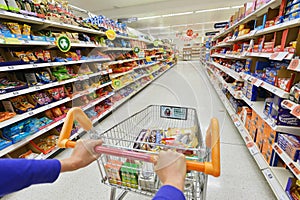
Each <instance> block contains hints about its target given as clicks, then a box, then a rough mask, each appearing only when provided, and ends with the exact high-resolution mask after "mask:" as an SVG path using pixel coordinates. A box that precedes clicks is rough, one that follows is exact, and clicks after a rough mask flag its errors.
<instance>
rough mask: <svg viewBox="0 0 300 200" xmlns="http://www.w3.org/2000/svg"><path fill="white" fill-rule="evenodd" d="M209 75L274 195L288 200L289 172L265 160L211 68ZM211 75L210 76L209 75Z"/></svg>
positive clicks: (207, 67)
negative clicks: (287, 182)
mask: <svg viewBox="0 0 300 200" xmlns="http://www.w3.org/2000/svg"><path fill="white" fill-rule="evenodd" d="M206 69H209V66H206V67H205V70H206ZM209 71H210V72H211V75H210V74H208V73H206V74H207V76H208V78H209V80H210V82H211V84H212V85H213V87H214V89H215V91H216V92H217V94H218V96H219V98H220V99H221V101H222V103H223V104H224V107H225V108H226V110H227V112H228V114H229V115H230V117H231V119H232V122H233V124H234V125H235V127H236V128H237V130H238V131H239V133H240V135H241V137H242V138H243V140H244V142H245V145H246V147H247V148H248V150H249V153H250V155H251V156H252V157H253V159H254V160H255V161H256V163H257V165H258V167H259V169H260V171H261V172H262V173H263V175H264V176H265V178H266V180H267V182H268V183H269V185H270V187H271V188H272V190H273V192H274V194H275V196H276V197H277V198H278V199H283V200H288V199H289V198H288V197H287V195H286V194H285V191H284V188H285V187H284V186H283V185H284V184H285V183H286V182H285V183H284V181H282V180H283V179H284V180H286V181H287V177H290V176H291V175H290V172H289V171H288V170H286V169H284V168H274V167H270V166H269V164H268V163H267V162H266V160H265V158H264V157H263V155H262V154H261V153H260V150H259V148H258V147H257V145H256V143H255V142H254V141H253V139H252V137H251V136H250V134H249V132H248V130H247V129H246V128H245V127H244V125H243V122H242V121H241V119H240V117H239V116H238V115H237V114H236V113H235V111H234V109H233V108H232V106H231V104H230V103H229V101H228V99H227V98H226V96H225V95H224V93H223V92H222V91H221V89H220V88H219V87H218V86H217V80H219V78H218V75H216V74H215V73H213V72H212V71H211V70H209ZM211 76H212V77H211Z"/></svg>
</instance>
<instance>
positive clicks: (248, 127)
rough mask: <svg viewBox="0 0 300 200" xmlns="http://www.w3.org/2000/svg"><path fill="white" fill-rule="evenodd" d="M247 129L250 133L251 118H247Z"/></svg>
mask: <svg viewBox="0 0 300 200" xmlns="http://www.w3.org/2000/svg"><path fill="white" fill-rule="evenodd" d="M245 127H246V129H247V130H248V132H250V127H251V116H247V117H246V122H245Z"/></svg>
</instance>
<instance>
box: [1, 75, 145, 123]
mask: <svg viewBox="0 0 300 200" xmlns="http://www.w3.org/2000/svg"><path fill="white" fill-rule="evenodd" d="M105 72H111V70H109V71H105ZM145 76H148V74H146V75H144V76H141V77H139V78H137V79H136V80H134V81H133V82H136V81H137V80H139V79H141V78H143V77H145ZM83 77H84V78H79V77H78V78H76V79H73V80H74V81H77V80H85V79H89V78H90V76H89V75H84V76H83ZM73 80H72V81H73ZM133 82H130V83H128V84H126V85H124V86H122V87H121V88H118V89H115V90H114V91H118V90H120V89H122V88H124V87H126V86H128V85H130V84H132V83H133ZM63 83H65V82H63ZM110 84H111V82H109V83H105V84H103V85H100V86H97V87H92V88H89V89H87V90H85V91H82V92H79V93H78V94H76V95H74V96H73V97H72V98H69V97H67V98H65V99H62V100H60V101H57V102H54V103H51V104H48V105H46V106H42V107H40V108H38V109H35V110H32V111H30V112H26V113H24V114H21V115H16V116H15V117H13V118H11V119H8V120H6V121H3V122H0V128H3V127H6V126H8V125H11V124H13V123H16V122H18V121H21V120H23V119H26V118H28V117H31V116H33V115H35V114H38V113H41V112H43V111H46V110H48V109H51V108H53V107H56V106H58V105H61V104H63V103H66V102H68V101H71V100H74V99H76V98H79V97H81V96H84V95H87V94H89V93H92V92H94V91H96V90H98V89H100V88H102V87H105V86H108V85H110ZM50 85H51V86H50V87H52V84H50ZM47 86H48V84H47ZM37 89H39V90H40V89H41V88H36V87H33V88H32V89H30V90H33V91H37ZM25 92H28V90H26V91H25ZM31 92H32V91H31ZM20 93H21V92H20ZM20 93H16V92H15V93H14V92H12V93H11V94H10V95H12V96H16V95H20ZM22 93H23V94H24V92H22ZM3 98H4V96H3ZM6 98H8V97H6Z"/></svg>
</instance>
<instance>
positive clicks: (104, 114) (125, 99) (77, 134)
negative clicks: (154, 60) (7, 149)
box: [0, 65, 174, 159]
mask: <svg viewBox="0 0 300 200" xmlns="http://www.w3.org/2000/svg"><path fill="white" fill-rule="evenodd" d="M173 66H174V65H172V66H171V67H170V68H172V67H173ZM170 68H169V69H170ZM169 69H167V70H166V71H164V72H162V73H161V74H160V75H158V76H157V77H155V78H154V79H153V80H151V81H150V82H148V83H146V84H145V85H144V86H142V87H141V88H139V89H138V90H136V91H135V92H133V93H132V94H130V95H129V96H127V97H125V98H123V99H121V100H120V101H118V102H116V103H115V104H114V105H113V106H112V107H111V108H109V109H107V110H106V111H105V112H103V113H102V114H101V115H99V116H98V117H97V118H95V119H94V120H93V121H92V123H93V124H95V123H96V122H98V121H100V120H101V119H102V118H104V117H105V116H107V115H108V114H109V113H111V112H112V111H114V110H116V109H117V108H119V107H120V106H121V105H122V104H124V103H125V102H126V101H128V100H129V99H130V98H132V97H133V96H134V95H136V94H137V93H139V92H140V91H142V90H143V89H144V88H146V87H147V86H148V85H150V84H151V83H152V82H153V81H155V80H156V79H158V78H159V77H160V76H162V75H163V74H164V73H166V72H167V71H168V70H169ZM49 130H50V129H49ZM83 132H84V130H83V129H82V128H80V129H79V130H78V132H77V133H75V134H74V135H72V136H71V137H70V140H72V139H74V138H76V137H77V136H79V135H80V134H81V133H83ZM29 141H30V140H29ZM59 150H60V149H59V148H55V149H54V150H53V151H52V152H50V153H49V154H47V155H43V154H41V155H40V156H39V157H38V158H36V159H47V158H49V157H50V156H52V155H53V154H54V153H56V152H57V151H59ZM0 156H1V152H0Z"/></svg>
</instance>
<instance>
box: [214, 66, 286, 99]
mask: <svg viewBox="0 0 300 200" xmlns="http://www.w3.org/2000/svg"><path fill="white" fill-rule="evenodd" d="M208 63H209V64H212V65H214V66H216V67H217V68H219V69H220V70H222V71H223V72H225V73H226V74H228V75H229V76H231V77H232V78H234V79H235V80H238V81H242V80H245V81H250V82H251V84H253V85H255V86H257V87H263V88H264V89H266V90H268V91H269V92H272V93H273V94H275V95H277V96H279V97H282V98H287V97H288V96H289V92H286V91H284V90H282V89H280V88H278V87H276V86H274V85H271V84H269V83H267V82H264V81H262V80H260V79H258V78H256V77H254V76H251V75H249V74H245V73H243V72H241V73H238V72H235V71H234V70H232V69H230V68H228V67H224V66H223V65H220V64H219V63H216V62H213V61H212V62H208Z"/></svg>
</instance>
